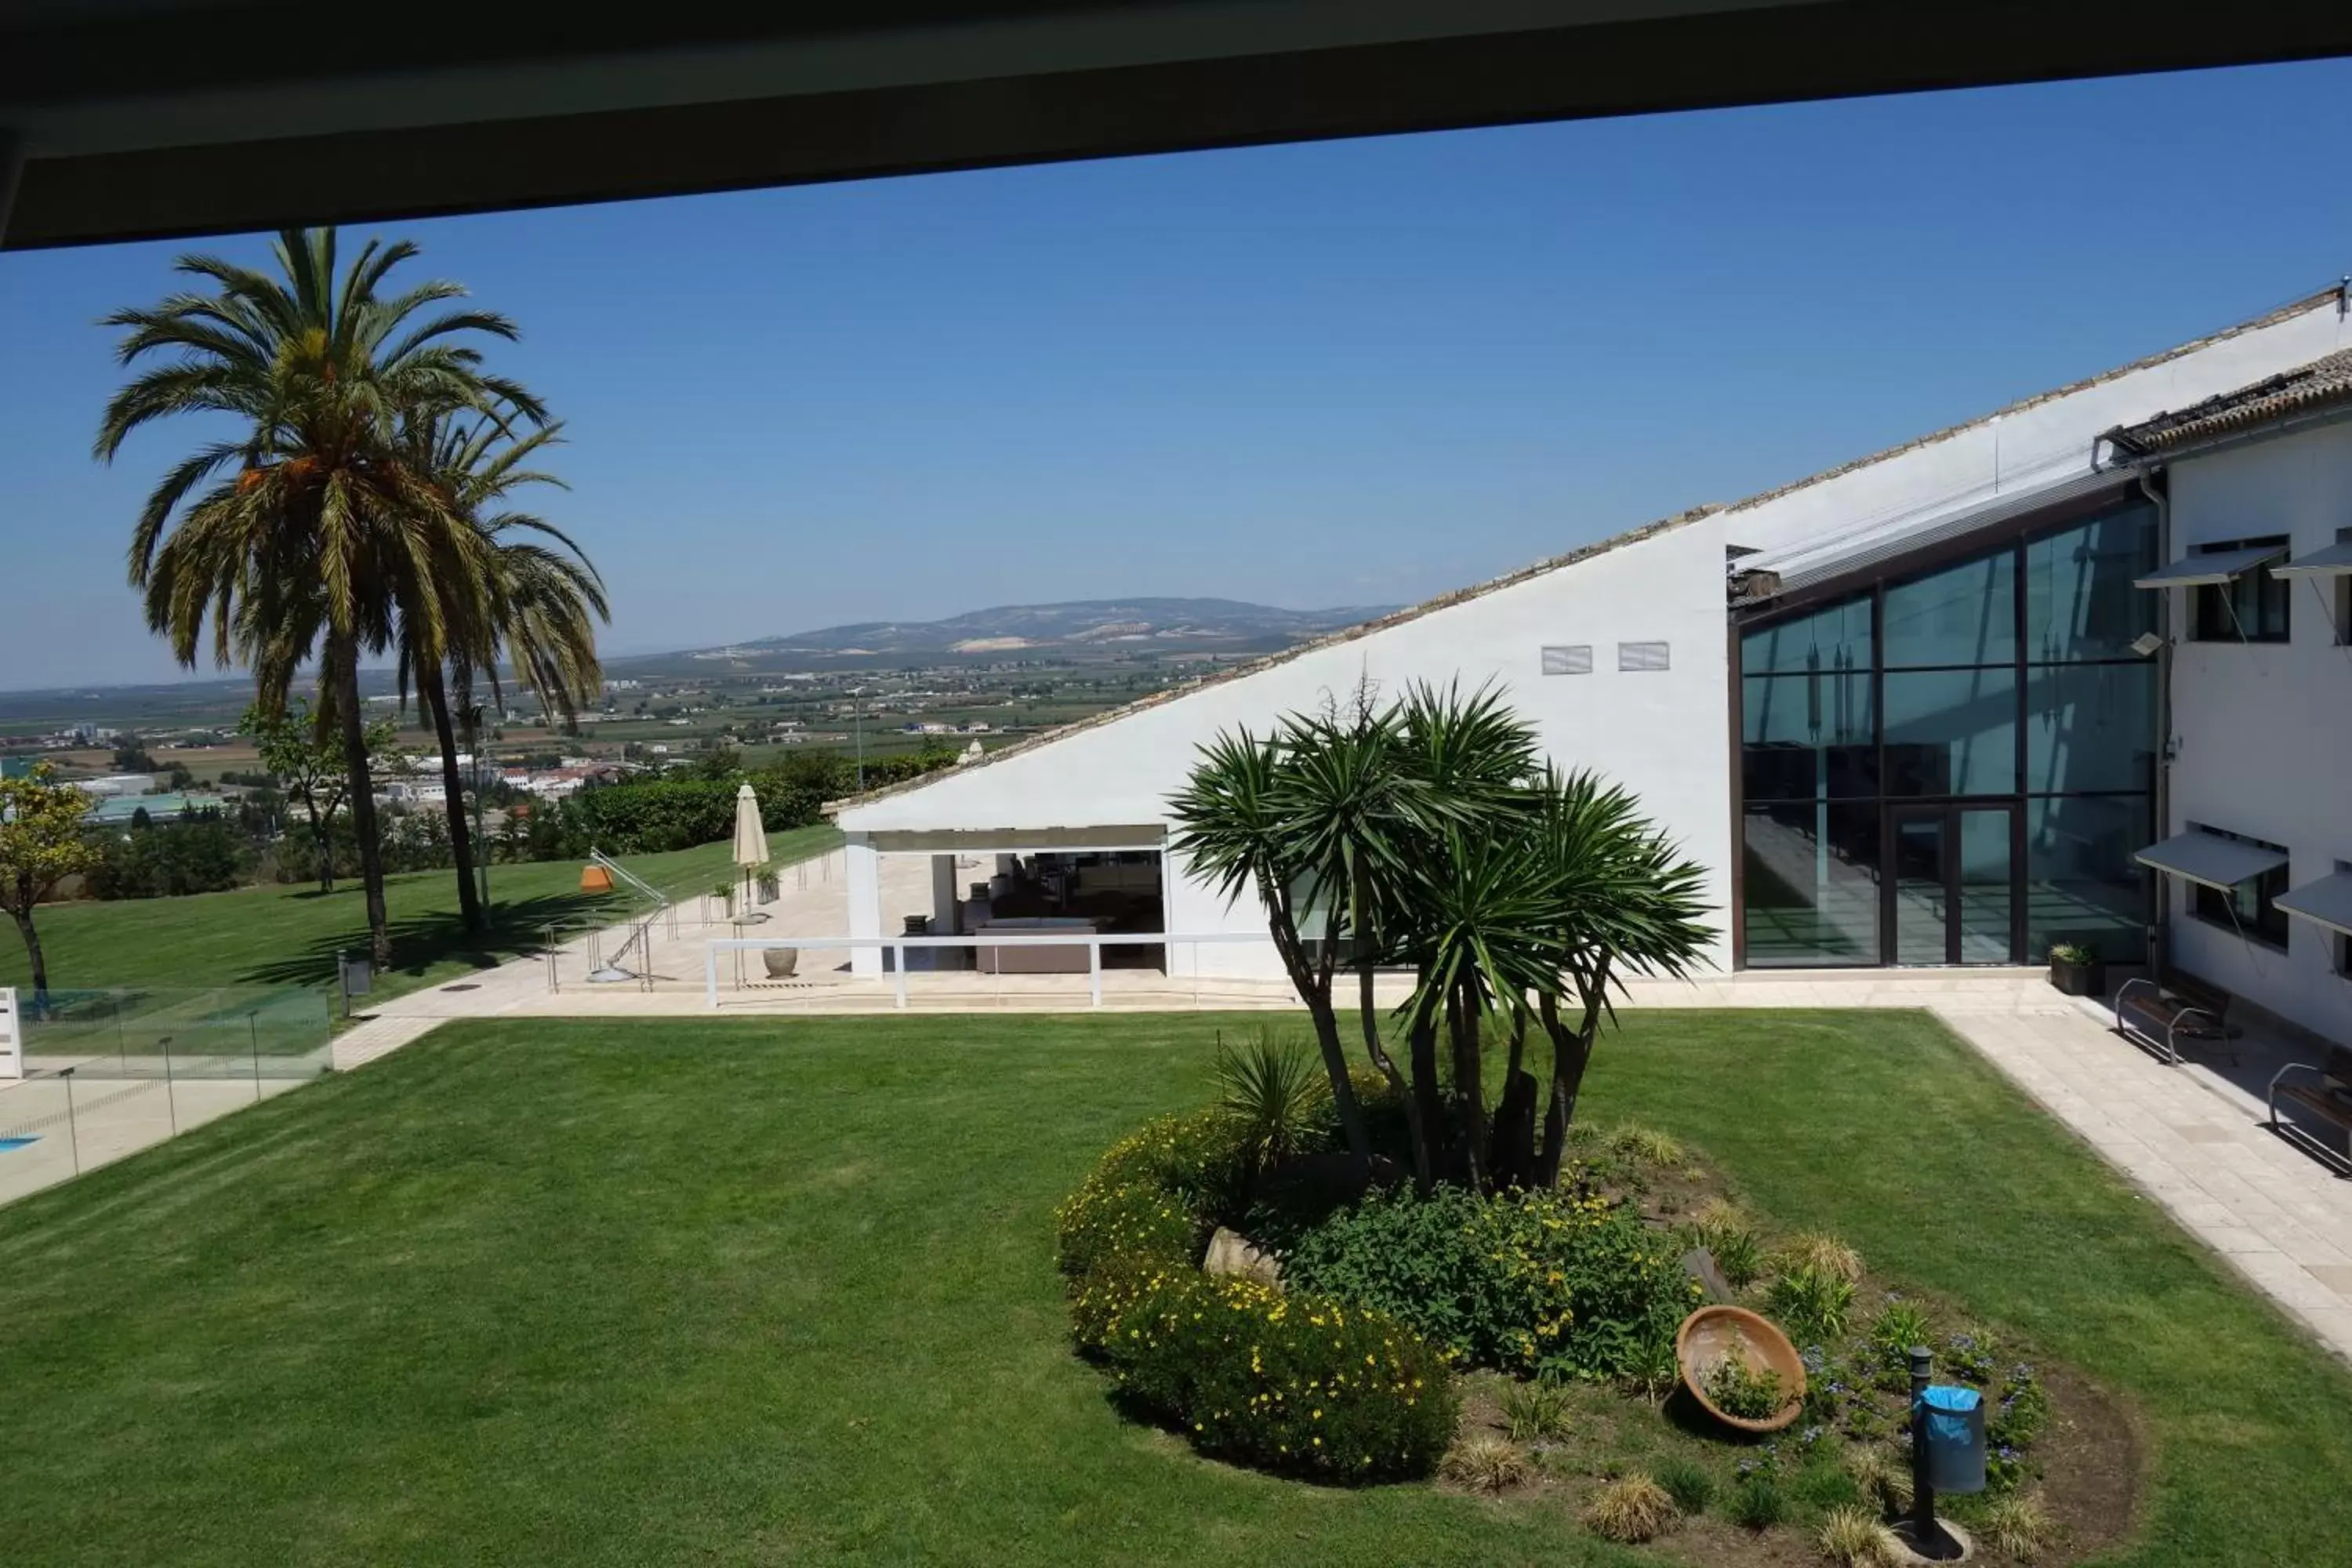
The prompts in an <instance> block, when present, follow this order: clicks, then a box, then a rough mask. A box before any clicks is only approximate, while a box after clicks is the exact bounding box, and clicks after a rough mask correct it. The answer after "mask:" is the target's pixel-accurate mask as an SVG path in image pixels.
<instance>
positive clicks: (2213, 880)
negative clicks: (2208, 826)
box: [2132, 828, 2286, 893]
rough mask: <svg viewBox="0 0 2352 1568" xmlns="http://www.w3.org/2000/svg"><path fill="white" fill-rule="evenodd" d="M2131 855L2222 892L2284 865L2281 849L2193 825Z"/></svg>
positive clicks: (2138, 859)
mask: <svg viewBox="0 0 2352 1568" xmlns="http://www.w3.org/2000/svg"><path fill="white" fill-rule="evenodd" d="M2132 858H2133V859H2135V860H2137V861H2138V862H2139V863H2140V864H2141V865H2143V866H2153V867H2155V868H2157V869H2158V870H2159V871H2165V872H2168V873H2170V874H2171V875H2173V876H2175V877H2185V878H2187V879H2189V881H2192V882H2200V883H2202V884H2203V885H2204V886H2206V887H2208V888H2219V889H2221V890H2222V891H2223V892H2225V893H2226V892H2228V891H2229V890H2230V889H2231V888H2234V887H2236V886H2237V885H2238V884H2239V883H2241V882H2251V881H2252V880H2253V879H2255V878H2256V877H2259V876H2261V875H2262V874H2263V872H2265V871H2275V870H2277V869H2278V868H2280V867H2282V866H2284V865H2285V864H2286V854H2285V852H2284V850H2279V849H2265V848H2263V847H2262V846H2261V845H2259V844H2248V843H2245V842H2244V841H2242V840H2241V839H2236V838H2224V837H2221V835H2220V834H2218V833H2204V832H2200V831H2199V830H2198V829H2195V828H2191V829H2189V831H2188V832H2186V833H2182V834H2178V835H2176V836H2174V837H2170V838H2168V839H2166V840H2165V841H2164V842H2163V843H2161V844H2151V845H2149V846H2148V847H2147V848H2145V849H2143V850H2141V851H2140V852H2139V853H2138V854H2137V855H2135V856H2133V857H2132Z"/></svg>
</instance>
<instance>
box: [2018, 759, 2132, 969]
mask: <svg viewBox="0 0 2352 1568" xmlns="http://www.w3.org/2000/svg"><path fill="white" fill-rule="evenodd" d="M2150 826H2151V824H2150V821H2149V812H2148V801H2147V796H2146V795H2076V796H2072V797H2053V796H2045V797H2042V798H2038V799H2033V800H2029V801H2027V802H2026V803H2025V955H2026V959H2027V961H2028V962H2030V963H2031V962H2038V961H2040V960H2041V959H2042V958H2045V957H2047V956H2048V955H2049V952H2050V949H2051V948H2052V946H2053V945H2054V944H2056V943H2058V942H2077V943H2080V944H2081V945H2083V946H2084V947H2087V948H2090V949H2091V950H2092V951H2093V952H2096V953H2097V954H2098V955H2099V956H2100V957H2101V958H2104V959H2106V960H2107V961H2108V962H2110V963H2137V962H2139V961H2140V960H2141V959H2143V958H2145V957H2146V956H2147V954H2146V952H2144V951H2143V949H2142V943H2143V942H2144V940H2145V931H2146V927H2147V897H2148V889H2147V873H2146V872H2145V871H2142V870H2141V869H2140V868H2139V867H2138V866H2137V864H2136V863H2135V862H2134V861H2133V859H2132V855H2133V852H2134V851H2136V850H2137V849H2140V848H2142V847H2145V846H2146V845H2147V841H2148V839H2149V837H2151V836H2152V835H2151V833H2150Z"/></svg>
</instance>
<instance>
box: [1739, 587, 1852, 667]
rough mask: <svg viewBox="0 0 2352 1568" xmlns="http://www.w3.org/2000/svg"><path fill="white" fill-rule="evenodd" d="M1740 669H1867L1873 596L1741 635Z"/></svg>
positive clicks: (1778, 622)
mask: <svg viewBox="0 0 2352 1568" xmlns="http://www.w3.org/2000/svg"><path fill="white" fill-rule="evenodd" d="M1739 668H1740V671H1741V673H1743V674H1746V675H1801V674H1811V673H1814V672H1817V671H1822V670H1832V671H1834V670H1850V669H1859V670H1865V671H1866V670H1868V669H1869V668H1870V600H1869V599H1868V598H1867V597H1864V598H1860V599H1848V600H1846V601H1845V602H1844V603H1843V604H1837V605H1831V606H1830V607H1829V608H1828V609H1826V610H1817V611H1815V612H1814V613H1813V614H1811V615H1810V616H1796V617H1794V618H1793V619H1790V620H1785V621H1776V622H1774V623H1773V624H1772V625H1770V626H1766V627H1764V628H1762V629H1761V630H1759V631H1754V632H1750V633H1748V635H1747V636H1746V637H1742V638H1740V639H1739Z"/></svg>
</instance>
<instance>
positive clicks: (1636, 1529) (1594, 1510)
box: [1584, 1474, 1675, 1544]
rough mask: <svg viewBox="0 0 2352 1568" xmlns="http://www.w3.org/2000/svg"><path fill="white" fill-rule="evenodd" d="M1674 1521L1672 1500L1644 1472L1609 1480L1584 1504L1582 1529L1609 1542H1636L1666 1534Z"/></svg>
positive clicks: (1662, 1488)
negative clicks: (1583, 1527) (1583, 1526)
mask: <svg viewBox="0 0 2352 1568" xmlns="http://www.w3.org/2000/svg"><path fill="white" fill-rule="evenodd" d="M1674 1522H1675V1500H1674V1499H1673V1498H1672V1497H1670V1496H1668V1495H1667V1492H1666V1489H1665V1488H1664V1487H1662V1486H1660V1485H1659V1484H1658V1483H1657V1482H1655V1481H1654V1480H1652V1479H1650V1478H1649V1477H1647V1476H1644V1475H1639V1474H1636V1475H1631V1476H1627V1477H1626V1478H1625V1479H1622V1480H1618V1481H1612V1482H1610V1483H1609V1484H1608V1485H1607V1486H1605V1487H1602V1488H1601V1489H1600V1490H1599V1491H1597V1492H1595V1493H1593V1494H1592V1500H1591V1502H1590V1503H1587V1504H1586V1505H1585V1509H1584V1523H1585V1528H1586V1529H1588V1530H1590V1531H1592V1533H1593V1534H1595V1535H1598V1536H1600V1537H1601V1538H1602V1539H1604V1540H1608V1541H1620V1542H1626V1543H1628V1544H1639V1543H1640V1542H1644V1541H1653V1540H1655V1539H1656V1538H1657V1537H1659V1536H1661V1535H1663V1534H1664V1533H1665V1531H1666V1530H1667V1528H1668V1527H1669V1526H1671V1525H1672V1524H1673V1523H1674Z"/></svg>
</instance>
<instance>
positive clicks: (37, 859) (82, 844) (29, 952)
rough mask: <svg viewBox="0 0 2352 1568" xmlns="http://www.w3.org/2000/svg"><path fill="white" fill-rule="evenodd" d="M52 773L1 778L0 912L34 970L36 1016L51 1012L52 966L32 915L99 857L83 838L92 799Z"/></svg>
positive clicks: (40, 769)
mask: <svg viewBox="0 0 2352 1568" xmlns="http://www.w3.org/2000/svg"><path fill="white" fill-rule="evenodd" d="M52 772H53V770H52V769H51V768H50V766H49V764H48V763H35V764H34V765H33V771H32V773H30V774H29V775H28V776H26V777H24V778H0V909H5V910H7V911H8V912H9V913H10V914H11V915H13V916H15V917H16V934H17V935H18V936H20V937H22V938H24V941H25V957H26V960H27V961H29V962H30V963H31V965H32V970H33V1012H34V1015H35V1016H39V1015H41V1014H43V1013H46V1012H47V1011H48V1006H49V966H48V961H47V959H46V958H44V957H43V956H42V953H41V935H40V932H39V931H37V930H36V929H35V928H34V925H33V910H34V908H35V907H36V906H37V905H38V904H39V903H40V902H41V901H42V900H44V899H47V897H48V896H49V895H50V894H51V893H53V892H55V891H57V887H58V883H59V882H62V881H64V880H65V879H67V878H68V877H70V876H73V875H74V874H75V873H77V872H80V871H87V870H89V868H91V867H93V866H95V865H97V864H98V862H99V859H100V854H99V851H98V850H97V849H95V848H94V847H91V845H90V843H89V838H88V837H86V836H85V835H84V834H83V831H82V822H81V819H82V817H83V816H84V815H85V814H86V813H87V812H88V811H89V796H88V795H84V794H83V793H82V792H81V791H80V790H78V789H76V788H74V786H73V785H71V784H54V783H52V782H50V776H49V775H50V773H52Z"/></svg>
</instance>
